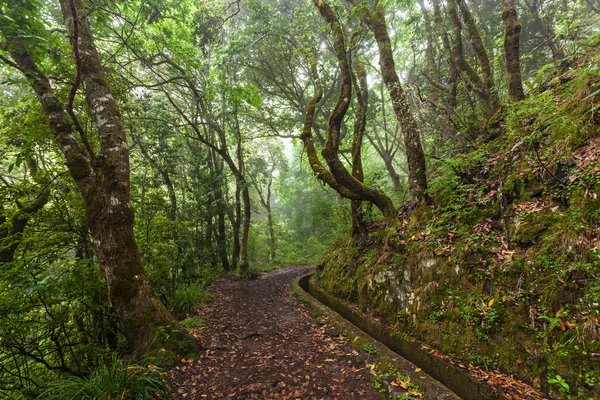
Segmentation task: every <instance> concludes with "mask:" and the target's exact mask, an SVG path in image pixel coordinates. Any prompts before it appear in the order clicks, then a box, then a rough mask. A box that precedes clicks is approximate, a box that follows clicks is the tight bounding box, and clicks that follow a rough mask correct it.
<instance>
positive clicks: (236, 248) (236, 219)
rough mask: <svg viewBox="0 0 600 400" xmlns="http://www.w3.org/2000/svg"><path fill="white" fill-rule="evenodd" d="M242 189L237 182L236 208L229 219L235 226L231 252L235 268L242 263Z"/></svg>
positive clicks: (232, 263)
mask: <svg viewBox="0 0 600 400" xmlns="http://www.w3.org/2000/svg"><path fill="white" fill-rule="evenodd" d="M240 190H241V189H240V187H239V184H238V183H236V188H235V205H234V209H233V210H232V211H230V213H229V220H230V221H231V225H232V228H233V249H232V252H231V265H233V268H237V267H238V265H239V264H240V250H241V244H240V228H241V224H242V208H241V206H242V203H241V201H240Z"/></svg>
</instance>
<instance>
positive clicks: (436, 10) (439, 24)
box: [433, 0, 459, 116]
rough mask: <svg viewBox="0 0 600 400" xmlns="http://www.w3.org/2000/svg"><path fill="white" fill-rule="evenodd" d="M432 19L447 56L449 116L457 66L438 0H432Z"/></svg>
mask: <svg viewBox="0 0 600 400" xmlns="http://www.w3.org/2000/svg"><path fill="white" fill-rule="evenodd" d="M433 20H434V22H435V29H436V32H437V33H438V35H439V36H441V38H442V46H443V47H444V51H445V52H446V55H447V57H448V65H449V72H450V73H449V75H450V76H449V78H448V94H449V98H448V106H449V108H450V110H449V114H450V116H451V115H452V113H454V109H455V108H456V95H457V84H458V74H459V71H458V66H457V65H456V63H455V62H454V58H453V51H452V46H451V45H450V39H449V38H448V34H447V33H446V29H445V28H444V24H443V21H442V12H441V6H440V0H433Z"/></svg>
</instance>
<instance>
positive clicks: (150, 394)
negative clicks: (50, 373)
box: [39, 353, 167, 400]
mask: <svg viewBox="0 0 600 400" xmlns="http://www.w3.org/2000/svg"><path fill="white" fill-rule="evenodd" d="M165 377H166V375H165V374H164V373H163V372H162V371H161V370H160V369H158V368H157V367H154V366H153V367H142V366H140V365H136V364H129V363H128V362H123V361H122V360H120V359H119V358H118V357H117V356H116V354H114V353H113V355H112V357H111V360H110V363H105V362H103V363H101V364H100V366H99V367H98V368H96V370H94V371H93V372H92V373H91V374H90V375H89V376H87V377H83V378H81V377H75V376H74V377H71V378H69V379H65V380H61V381H55V382H53V383H51V384H50V386H49V387H48V389H47V390H46V391H45V392H44V393H42V395H41V396H40V397H39V399H45V400H66V399H73V400H75V399H77V400H88V399H89V400H99V399H101V400H129V399H153V398H154V395H155V394H166V393H167V385H166V383H165Z"/></svg>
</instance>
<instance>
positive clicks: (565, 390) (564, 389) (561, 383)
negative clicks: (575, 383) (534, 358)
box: [548, 375, 570, 396]
mask: <svg viewBox="0 0 600 400" xmlns="http://www.w3.org/2000/svg"><path fill="white" fill-rule="evenodd" d="M548 383H549V384H551V385H554V386H556V387H557V388H558V392H559V393H560V394H561V395H563V396H566V395H568V394H569V389H570V388H569V384H568V383H567V382H566V381H565V380H564V379H563V378H561V376H560V375H554V377H552V378H549V379H548Z"/></svg>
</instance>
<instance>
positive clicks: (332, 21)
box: [303, 0, 396, 225]
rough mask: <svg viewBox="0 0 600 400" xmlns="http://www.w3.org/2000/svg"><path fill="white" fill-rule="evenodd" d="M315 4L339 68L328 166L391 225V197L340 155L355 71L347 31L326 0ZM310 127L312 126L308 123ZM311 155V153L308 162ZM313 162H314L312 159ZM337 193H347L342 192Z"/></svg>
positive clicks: (393, 217) (342, 183) (327, 148)
mask: <svg viewBox="0 0 600 400" xmlns="http://www.w3.org/2000/svg"><path fill="white" fill-rule="evenodd" d="M313 3H314V4H315V6H316V7H317V9H318V10H319V13H320V14H321V16H322V17H323V19H324V20H325V22H327V23H328V24H329V26H330V29H331V30H332V32H333V48H334V52H335V55H336V57H337V62H338V67H339V69H340V89H339V93H338V98H337V101H336V103H335V106H334V107H333V110H332V111H331V114H330V116H329V122H328V126H327V133H328V136H327V140H326V141H325V144H324V145H323V150H322V152H321V154H322V155H323V158H324V159H325V162H326V163H327V166H328V167H329V171H330V172H331V175H332V176H333V180H334V181H335V182H336V183H337V184H339V185H340V186H342V187H344V188H345V189H346V190H347V191H348V192H350V193H351V194H353V195H354V196H353V197H354V200H366V201H369V202H371V203H373V204H374V205H375V206H376V207H377V208H378V209H379V210H380V211H381V213H382V214H383V216H384V219H385V221H386V224H388V225H391V224H393V223H394V221H395V220H396V209H395V208H394V205H393V203H392V201H391V199H390V198H389V197H388V196H387V195H386V194H385V193H383V192H382V191H381V190H378V189H374V188H371V187H369V186H367V185H365V184H364V183H362V182H361V181H360V180H358V179H356V178H355V177H354V176H352V174H351V173H350V172H348V170H347V169H346V167H345V166H344V164H343V163H342V162H341V160H340V158H339V145H340V140H341V126H342V122H343V119H344V116H345V115H346V112H347V111H348V108H349V106H350V101H351V100H352V71H351V68H350V63H349V61H348V55H347V53H346V43H345V38H344V33H343V31H342V27H341V26H340V24H339V21H338V19H337V16H336V14H335V13H334V12H333V10H332V9H331V7H329V4H327V3H326V2H325V1H322V0H314V1H313ZM315 70H316V68H315ZM313 73H314V71H313ZM313 114H314V110H313ZM307 116H308V115H307ZM306 128H307V125H306V120H305V129H306ZM308 129H309V130H310V129H311V126H308ZM303 134H304V132H303ZM310 158H311V157H310V155H309V161H310ZM310 162H311V165H312V161H310ZM338 192H339V193H340V194H342V195H344V194H343V193H342V192H340V191H338ZM351 199H352V198H351Z"/></svg>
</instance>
